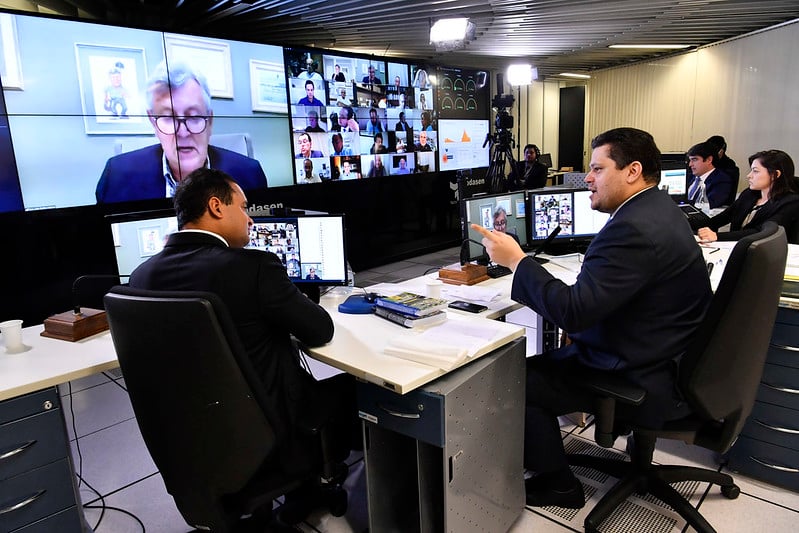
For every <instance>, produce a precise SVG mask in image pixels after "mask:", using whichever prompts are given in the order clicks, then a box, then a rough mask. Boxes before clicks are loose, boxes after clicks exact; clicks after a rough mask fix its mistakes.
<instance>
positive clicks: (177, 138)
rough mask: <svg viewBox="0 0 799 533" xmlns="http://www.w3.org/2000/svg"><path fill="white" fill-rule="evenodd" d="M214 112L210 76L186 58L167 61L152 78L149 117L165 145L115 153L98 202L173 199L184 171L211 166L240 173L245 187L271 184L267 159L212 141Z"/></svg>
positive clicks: (100, 183)
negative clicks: (264, 167) (266, 171)
mask: <svg viewBox="0 0 799 533" xmlns="http://www.w3.org/2000/svg"><path fill="white" fill-rule="evenodd" d="M213 115H214V113H213V110H212V109H211V92H210V90H209V89H208V84H207V82H206V80H205V77H204V76H203V75H202V74H200V73H199V72H196V71H192V70H191V69H190V67H189V66H188V65H186V64H185V63H182V62H171V63H170V68H169V70H167V67H166V62H165V61H164V62H161V63H160V64H159V65H158V66H157V67H156V68H155V70H154V71H153V74H152V76H150V79H149V80H148V81H147V116H148V118H149V120H150V123H151V124H152V126H153V129H154V130H155V135H156V137H158V140H159V142H160V144H154V145H152V146H148V147H145V148H141V149H139V150H134V151H132V152H128V153H124V154H120V155H117V156H114V157H111V158H110V159H109V160H108V161H107V162H106V164H105V169H103V173H102V175H101V176H100V180H99V181H98V183H97V188H96V190H95V196H96V198H97V203H105V202H124V201H132V200H149V199H153V198H170V197H172V196H174V194H175V188H176V187H177V185H178V183H180V180H181V179H182V178H183V177H184V176H188V175H189V173H191V172H192V171H194V170H196V169H198V168H201V167H209V168H215V169H219V170H223V171H225V172H227V173H229V174H232V175H235V176H236V182H237V183H238V184H239V185H240V186H241V188H242V189H244V190H250V189H258V188H264V187H266V186H267V183H266V175H264V171H263V170H262V169H261V164H260V163H259V162H258V161H257V160H255V159H252V158H249V157H247V156H244V155H241V154H238V153H236V152H233V151H231V150H226V149H224V148H218V147H216V146H211V145H209V140H210V138H211V126H212V125H213V119H214V116H213Z"/></svg>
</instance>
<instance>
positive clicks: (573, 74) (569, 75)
mask: <svg viewBox="0 0 799 533" xmlns="http://www.w3.org/2000/svg"><path fill="white" fill-rule="evenodd" d="M558 76H563V77H564V78H578V79H581V80H590V79H591V76H589V75H588V74H578V73H576V72H561V73H560V74H558Z"/></svg>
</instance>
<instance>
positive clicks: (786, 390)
mask: <svg viewBox="0 0 799 533" xmlns="http://www.w3.org/2000/svg"><path fill="white" fill-rule="evenodd" d="M762 383H763V385H765V386H766V387H768V388H769V389H773V390H776V391H780V392H787V393H788V394H799V390H797V389H789V388H787V387H778V386H776V385H772V384H771V383H766V382H765V381H763V382H762Z"/></svg>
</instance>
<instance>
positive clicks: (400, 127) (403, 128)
mask: <svg viewBox="0 0 799 533" xmlns="http://www.w3.org/2000/svg"><path fill="white" fill-rule="evenodd" d="M394 131H407V132H408V133H410V132H412V131H413V128H412V127H411V124H410V122H407V121H406V122H405V125H404V126H403V124H402V122H397V124H396V126H394Z"/></svg>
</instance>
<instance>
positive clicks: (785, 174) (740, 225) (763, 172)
mask: <svg viewBox="0 0 799 533" xmlns="http://www.w3.org/2000/svg"><path fill="white" fill-rule="evenodd" d="M749 165H750V167H751V170H750V172H749V174H748V175H747V176H746V177H747V179H748V180H749V188H748V189H746V190H744V191H742V192H741V194H740V196H738V199H736V200H735V202H733V203H732V205H731V206H729V207H728V208H727V209H725V210H724V211H722V212H721V213H719V214H718V215H716V216H714V217H713V218H711V219H710V223H709V224H708V226H707V227H705V228H699V230H698V231H697V235H699V239H700V240H701V241H702V242H713V241H717V240H718V241H737V240H738V239H740V238H741V237H744V236H745V235H749V234H752V233H756V232H757V231H759V228H760V226H761V225H762V224H763V223H764V222H766V221H768V220H771V221H774V222H776V223H777V224H779V225H780V226H783V227H784V228H785V231H786V232H787V233H788V241H789V242H791V243H793V244H797V243H799V235H797V233H799V232H797V231H796V229H799V228H795V227H794V226H796V225H797V224H798V223H799V193H797V188H796V182H795V178H794V164H793V160H792V159H791V157H790V156H789V155H788V154H786V153H785V152H783V151H782V150H764V151H762V152H758V153H756V154H754V155H752V156H751V157H749ZM726 224H729V225H730V230H729V231H723V232H718V230H719V228H721V227H722V226H724V225H726ZM717 232H718V233H717Z"/></svg>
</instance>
